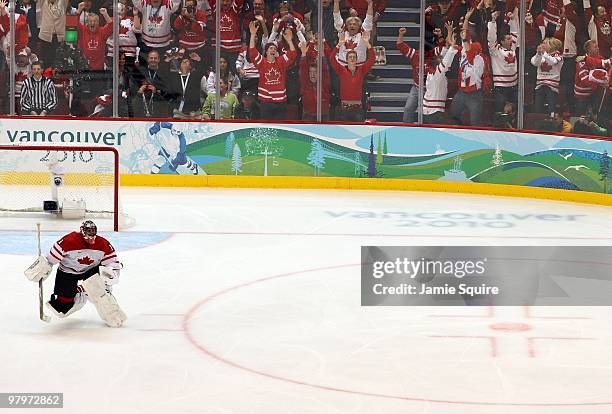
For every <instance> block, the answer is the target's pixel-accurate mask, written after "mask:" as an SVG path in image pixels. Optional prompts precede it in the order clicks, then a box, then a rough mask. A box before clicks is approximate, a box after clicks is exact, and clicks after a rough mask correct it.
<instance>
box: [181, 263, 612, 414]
mask: <svg viewBox="0 0 612 414" xmlns="http://www.w3.org/2000/svg"><path fill="white" fill-rule="evenodd" d="M354 266H360V264H345V265H336V266H326V267H319V268H313V269H305V270H299V271H295V272H288V273H281V274H278V275H274V276H269V277H264V278H261V279H256V280H253V281H250V282H246V283H242V284H240V285H236V286H232V287H229V288H226V289H223V290H221V291H219V292H217V293H215V294H213V295H211V296H208V297H206V298H204V299H202V300H201V301H199V302H198V303H196V304H195V305H194V306H192V307H191V309H189V311H188V312H187V313H186V314H185V317H184V318H183V322H182V326H183V333H184V334H185V337H186V338H187V340H188V341H189V342H190V343H191V345H193V346H194V347H195V348H196V349H198V350H199V351H200V352H203V353H204V354H205V355H208V356H209V357H211V358H213V359H215V360H217V361H219V362H221V363H223V364H225V365H228V366H230V367H232V368H236V369H239V370H241V371H244V372H247V373H250V374H256V375H259V376H262V377H265V378H270V379H274V380H278V381H282V382H284V383H289V384H294V385H300V386H305V387H309V388H314V389H318V390H325V391H334V392H340V393H344V394H350V395H360V396H364V397H376V398H386V399H393V400H402V401H413V402H424V403H437V404H457V405H482V406H498V407H504V406H513V407H587V406H604V405H612V401H601V402H596V401H593V402H577V403H572V402H565V403H564V402H559V403H555V402H543V403H538V402H526V403H519V402H516V403H514V402H496V401H469V400H445V399H432V398H420V397H410V396H403V395H393V394H383V393H375V392H367V391H360V390H351V389H348V388H339V387H332V386H328V385H322V384H314V383H310V382H306V381H302V380H299V379H294V378H287V377H282V376H280V375H275V374H272V373H269V372H265V371H262V370H258V369H254V368H250V367H247V366H245V365H241V364H239V363H237V362H234V361H231V360H229V359H227V358H225V357H223V356H221V355H219V354H218V353H216V352H214V351H212V350H210V349H209V348H207V347H206V346H205V345H202V344H200V343H199V342H198V341H197V340H196V338H194V335H193V333H192V332H191V329H190V322H191V321H192V320H195V319H196V318H195V314H196V313H197V312H198V310H200V309H201V308H202V307H204V306H206V305H208V304H209V303H210V302H213V301H214V300H215V299H218V298H219V297H221V296H224V295H227V294H231V293H232V292H235V291H237V290H239V289H242V288H245V287H248V286H253V285H257V284H260V283H263V282H269V281H273V280H275V279H281V278H285V277H290V276H297V275H302V274H305V273H311V272H317V271H324V270H333V269H342V268H346V267H354Z"/></svg>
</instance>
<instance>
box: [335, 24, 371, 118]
mask: <svg viewBox="0 0 612 414" xmlns="http://www.w3.org/2000/svg"><path fill="white" fill-rule="evenodd" d="M361 40H362V41H363V42H364V43H365V45H366V47H367V52H368V57H367V59H366V61H365V63H364V64H363V65H361V66H357V52H355V51H354V50H350V51H348V52H347V53H346V61H347V66H346V67H345V66H343V65H341V64H340V63H339V62H338V61H337V60H336V55H337V54H338V51H339V50H340V46H341V45H343V44H344V34H343V33H340V36H339V40H338V45H337V46H336V47H335V48H334V50H333V51H332V52H331V56H330V57H329V61H330V62H331V65H332V67H333V68H334V71H336V74H338V78H339V79H340V114H339V120H341V121H349V122H351V121H352V122H363V120H364V119H365V111H364V108H363V104H362V98H363V79H364V77H365V76H366V74H367V73H368V71H369V70H370V69H371V68H372V66H374V50H373V49H372V45H371V44H370V33H369V32H363V33H362V34H361Z"/></svg>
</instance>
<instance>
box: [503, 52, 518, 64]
mask: <svg viewBox="0 0 612 414" xmlns="http://www.w3.org/2000/svg"><path fill="white" fill-rule="evenodd" d="M504 60H505V61H506V63H508V64H512V63H514V62H516V55H515V54H514V53H508V54H507V55H506V56H505V57H504Z"/></svg>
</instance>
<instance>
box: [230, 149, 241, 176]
mask: <svg viewBox="0 0 612 414" xmlns="http://www.w3.org/2000/svg"><path fill="white" fill-rule="evenodd" d="M232 171H233V172H234V173H235V175H238V173H239V172H242V154H241V152H240V147H239V146H238V143H234V149H233V150H232Z"/></svg>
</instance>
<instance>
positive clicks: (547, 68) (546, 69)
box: [540, 62, 552, 72]
mask: <svg viewBox="0 0 612 414" xmlns="http://www.w3.org/2000/svg"><path fill="white" fill-rule="evenodd" d="M551 69H552V66H550V65H549V64H548V63H546V62H542V64H541V65H540V70H541V71H542V72H550V70H551Z"/></svg>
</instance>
